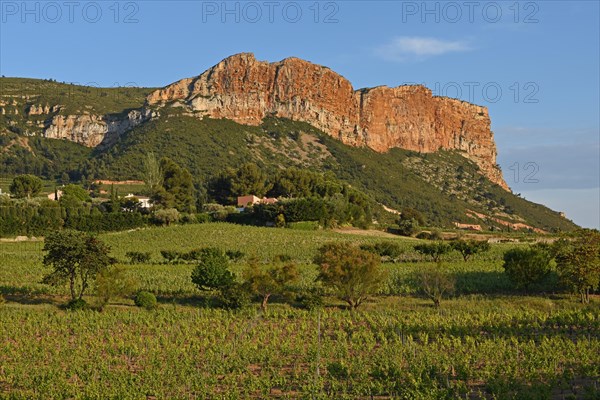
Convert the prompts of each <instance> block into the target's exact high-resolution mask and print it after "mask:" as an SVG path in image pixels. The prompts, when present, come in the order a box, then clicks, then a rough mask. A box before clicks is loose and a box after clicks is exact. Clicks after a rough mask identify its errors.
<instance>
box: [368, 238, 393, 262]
mask: <svg viewBox="0 0 600 400" xmlns="http://www.w3.org/2000/svg"><path fill="white" fill-rule="evenodd" d="M360 248H361V250H365V251H368V252H370V253H373V254H377V255H378V256H380V257H381V258H382V261H388V260H389V261H396V260H397V259H398V258H399V257H400V256H401V255H402V253H404V249H403V248H402V247H401V246H400V245H399V244H398V243H395V242H391V241H381V242H376V243H368V244H362V245H361V246H360Z"/></svg>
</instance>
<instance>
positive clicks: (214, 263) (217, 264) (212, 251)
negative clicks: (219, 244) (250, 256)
mask: <svg viewBox="0 0 600 400" xmlns="http://www.w3.org/2000/svg"><path fill="white" fill-rule="evenodd" d="M234 281H235V279H234V276H233V274H232V273H231V272H230V271H229V258H228V257H227V255H225V253H224V252H223V250H221V249H218V248H215V247H207V248H204V249H201V250H200V256H199V263H198V265H197V266H196V268H194V270H193V271H192V282H193V283H194V284H195V285H196V286H197V287H198V289H200V290H204V291H209V290H217V291H222V290H224V289H225V288H227V287H228V286H231V285H232V284H233V283H234Z"/></svg>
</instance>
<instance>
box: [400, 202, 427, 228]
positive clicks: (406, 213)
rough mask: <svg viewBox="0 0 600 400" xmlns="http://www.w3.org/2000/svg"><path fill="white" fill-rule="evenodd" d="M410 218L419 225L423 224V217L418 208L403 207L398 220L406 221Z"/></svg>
mask: <svg viewBox="0 0 600 400" xmlns="http://www.w3.org/2000/svg"><path fill="white" fill-rule="evenodd" d="M411 219H412V220H415V221H416V222H417V224H419V225H420V226H423V225H425V217H423V214H422V213H421V212H420V211H419V210H415V209H414V208H410V207H406V208H403V209H402V212H401V213H400V220H401V221H407V220H411Z"/></svg>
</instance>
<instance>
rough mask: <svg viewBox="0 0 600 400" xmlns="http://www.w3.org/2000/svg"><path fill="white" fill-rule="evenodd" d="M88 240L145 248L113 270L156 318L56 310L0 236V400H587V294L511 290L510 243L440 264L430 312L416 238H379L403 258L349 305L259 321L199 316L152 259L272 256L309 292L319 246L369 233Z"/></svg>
mask: <svg viewBox="0 0 600 400" xmlns="http://www.w3.org/2000/svg"><path fill="white" fill-rule="evenodd" d="M101 238H102V239H103V240H104V241H106V242H107V243H109V244H110V246H111V247H112V255H113V256H114V257H116V258H117V259H118V260H119V262H121V263H124V262H125V261H126V257H125V253H126V252H127V251H144V252H150V253H151V255H152V260H151V263H149V264H143V265H128V264H126V266H127V270H128V273H129V274H131V275H132V276H135V277H137V279H138V281H139V285H140V288H143V289H146V290H150V291H152V292H154V293H156V294H157V295H158V297H159V302H160V307H159V309H158V310H156V311H145V310H143V309H139V308H136V307H135V306H134V305H133V301H132V300H131V299H125V298H123V299H117V300H114V301H113V302H112V303H111V304H110V305H109V306H108V307H107V308H105V309H104V311H102V312H99V311H78V312H67V311H64V310H63V309H61V307H60V305H61V304H63V303H64V302H65V300H66V296H65V295H66V293H67V290H66V288H52V287H49V286H46V285H43V284H41V283H39V282H40V280H41V278H42V276H43V275H44V274H45V273H46V272H47V270H45V269H44V268H43V267H42V264H41V260H42V256H43V253H42V247H43V242H41V241H28V242H0V263H1V267H0V292H1V293H2V294H3V295H4V298H5V299H6V303H5V304H3V305H0V346H2V348H1V350H0V398H1V399H4V398H6V399H49V398H52V399H63V398H70V399H90V398H93V399H96V398H97V399H107V398H114V399H148V398H151V399H167V398H168V399H196V398H197V399H204V398H222V399H237V398H318V399H321V398H334V399H356V398H364V399H370V398H399V399H439V398H444V399H455V398H463V399H465V398H466V399H483V398H485V399H493V398H496V399H513V398H516V399H563V398H564V399H569V398H575V399H598V398H600V387H599V384H600V380H599V375H600V307H599V305H600V302H599V300H598V299H597V298H593V299H592V303H591V304H590V305H588V306H583V305H580V304H579V303H577V302H576V299H575V298H573V297H570V296H567V295H564V294H547V295H535V296H525V295H523V294H522V293H517V292H514V291H513V290H512V288H511V285H510V282H509V281H508V280H507V279H506V277H505V276H504V274H503V273H502V267H501V265H502V253H503V252H504V251H505V250H506V249H507V248H509V247H510V246H514V245H507V244H500V245H494V246H493V247H492V250H491V251H490V252H489V253H486V254H484V255H481V256H477V257H476V258H475V259H473V260H472V261H470V262H468V263H465V262H463V261H462V259H461V258H460V256H459V255H458V254H455V255H452V256H450V257H448V258H447V261H446V263H445V266H446V268H448V269H449V270H450V271H451V272H452V273H453V275H454V276H455V278H456V285H457V288H456V294H455V296H453V297H452V298H451V299H448V300H446V301H444V302H443V303H442V306H441V308H439V309H436V308H434V307H432V306H431V302H429V301H428V300H425V299H424V298H422V297H420V296H419V295H418V287H417V285H416V283H415V281H414V275H415V274H416V273H417V272H418V271H419V270H420V269H421V268H422V267H424V266H426V265H429V264H431V263H430V262H428V261H424V260H421V259H420V257H419V256H418V255H417V254H416V253H414V251H412V250H411V249H412V245H413V244H414V243H416V241H415V240H411V239H400V238H397V239H396V238H392V239H386V240H395V241H397V242H399V243H400V244H401V245H402V246H403V247H404V248H406V250H407V251H406V252H405V253H404V254H403V256H402V260H403V261H401V262H398V263H390V264H385V265H384V268H386V269H389V270H390V274H389V279H388V282H387V283H386V285H384V286H383V287H382V288H381V290H380V294H379V295H378V296H376V297H373V298H372V299H371V300H370V301H369V302H367V303H366V304H364V305H363V306H361V308H359V309H358V310H357V311H349V310H346V309H345V308H344V307H343V305H342V303H341V302H339V301H337V300H335V299H333V298H327V299H326V304H325V307H324V308H323V309H322V310H315V311H306V310H304V309H301V308H298V307H296V306H295V305H294V304H286V303H283V302H280V301H278V299H274V303H273V304H272V305H271V306H270V308H269V312H268V313H267V314H263V313H261V312H259V311H258V305H257V304H255V305H253V308H251V309H249V310H244V311H240V312H231V311H225V310H220V309H215V308H211V307H209V304H210V302H209V301H208V298H207V296H206V295H202V294H201V293H200V292H199V291H198V290H197V289H195V288H194V286H193V285H192V283H191V281H190V272H191V270H192V268H193V265H190V264H177V265H169V264H165V263H164V260H163V259H162V258H161V256H160V250H169V249H170V250H179V251H187V250H191V249H195V248H199V247H203V246H218V247H221V248H223V249H227V250H240V251H242V252H244V253H245V254H246V258H247V257H250V256H257V257H258V258H259V259H261V260H263V261H267V260H269V259H271V258H272V257H273V256H275V255H278V254H286V255H289V256H291V257H292V258H293V259H294V260H296V261H297V262H298V263H299V264H300V265H301V270H302V275H303V278H304V279H303V280H302V282H303V284H304V285H311V283H310V282H311V278H312V277H314V275H315V274H316V267H315V266H314V265H312V264H311V259H312V257H313V256H314V254H315V252H316V250H317V248H318V247H319V246H320V245H322V244H323V243H326V242H330V241H353V242H373V241H378V240H382V238H381V237H377V236H373V235H366V234H365V235H354V234H353V235H350V234H342V233H336V232H331V231H314V232H310V231H295V230H291V229H274V228H255V227H243V226H237V225H230V224H200V225H184V226H175V227H167V228H149V229H143V230H139V231H132V232H121V233H112V234H105V235H102V236H101ZM244 266H245V264H244V261H241V262H239V263H236V264H234V265H233V268H232V269H233V270H234V271H235V272H239V271H241V270H242V269H243V268H244ZM89 300H90V301H91V300H93V299H91V298H90V299H89Z"/></svg>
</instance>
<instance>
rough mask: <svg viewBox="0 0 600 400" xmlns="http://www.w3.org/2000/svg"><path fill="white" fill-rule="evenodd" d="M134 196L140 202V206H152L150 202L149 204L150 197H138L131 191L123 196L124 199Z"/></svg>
mask: <svg viewBox="0 0 600 400" xmlns="http://www.w3.org/2000/svg"><path fill="white" fill-rule="evenodd" d="M133 197H135V198H136V199H138V201H139V202H140V207H141V208H150V207H152V204H150V197H140V196H136V195H134V194H132V193H129V194H128V195H127V196H125V197H124V198H125V199H131V198H133Z"/></svg>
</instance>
